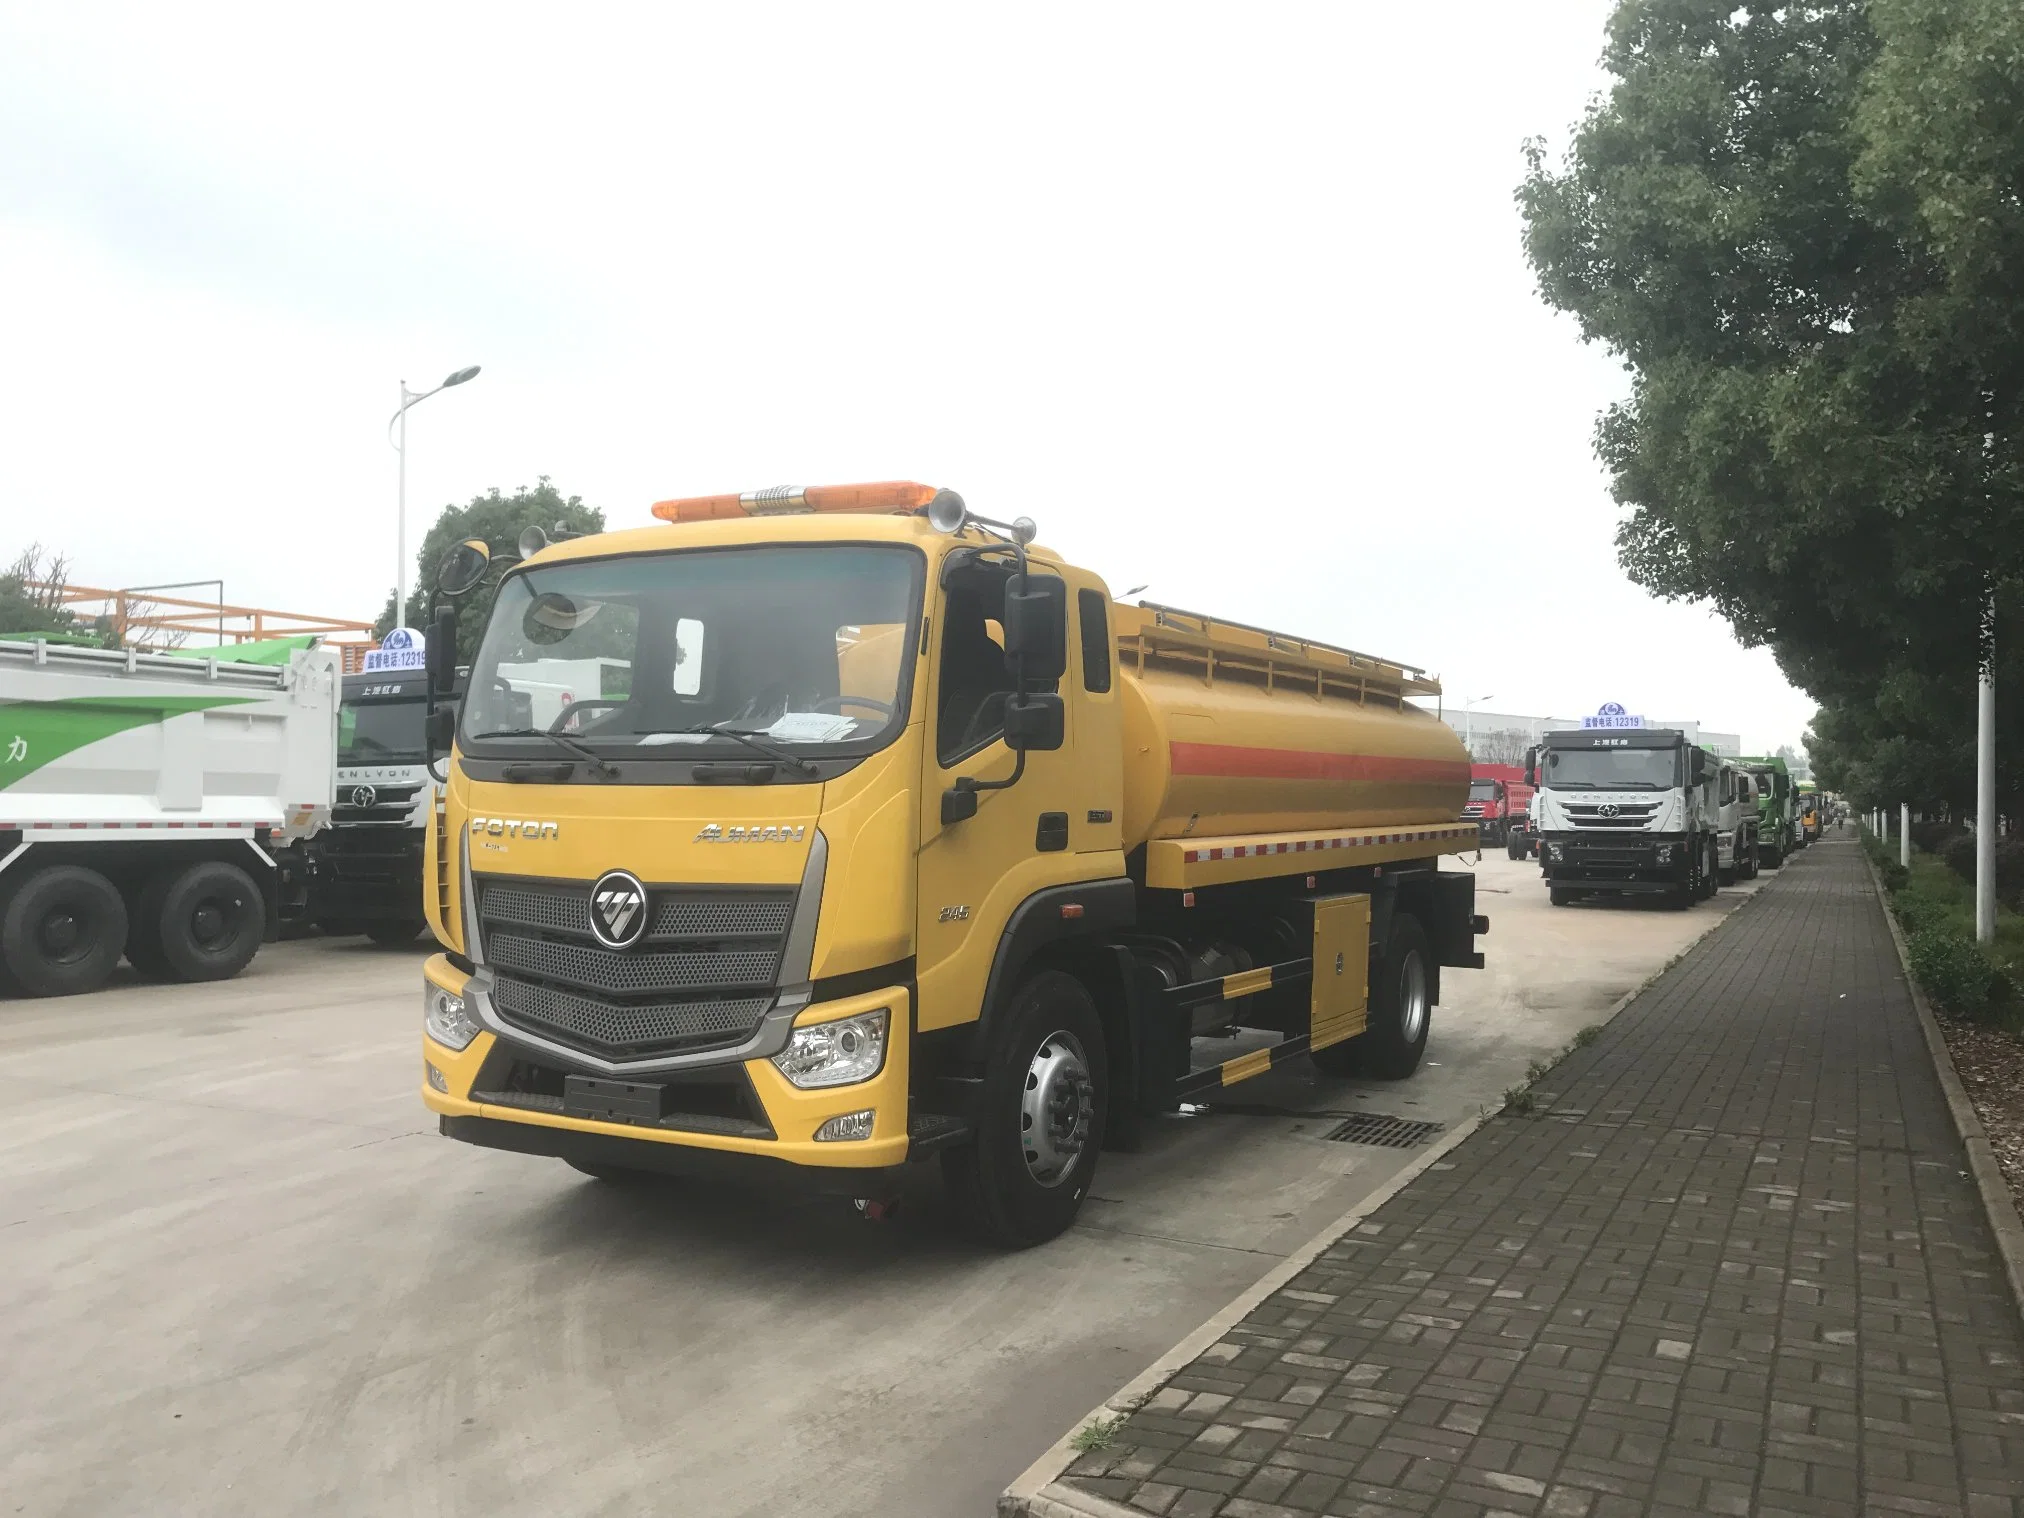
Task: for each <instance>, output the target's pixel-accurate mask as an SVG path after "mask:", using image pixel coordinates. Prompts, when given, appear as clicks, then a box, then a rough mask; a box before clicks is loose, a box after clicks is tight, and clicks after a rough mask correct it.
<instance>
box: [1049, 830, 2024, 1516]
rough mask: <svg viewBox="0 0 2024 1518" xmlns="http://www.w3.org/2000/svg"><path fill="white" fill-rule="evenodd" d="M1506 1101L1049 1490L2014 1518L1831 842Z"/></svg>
mask: <svg viewBox="0 0 2024 1518" xmlns="http://www.w3.org/2000/svg"><path fill="white" fill-rule="evenodd" d="M1538 1089H1539V1091H1540V1092H1541V1093H1542V1096H1543V1097H1544V1101H1543V1102H1542V1110H1541V1111H1540V1112H1539V1113H1538V1114H1535V1115H1534V1116H1533V1117H1530V1118H1519V1117H1513V1116H1500V1117H1496V1118H1493V1119H1491V1120H1490V1121H1489V1122H1488V1123H1487V1124H1486V1125H1485V1126H1484V1127H1483V1128H1482V1129H1481V1130H1479V1131H1478V1132H1477V1133H1476V1134H1475V1135H1473V1136H1472V1137H1471V1138H1469V1139H1468V1140H1467V1141H1466V1142H1464V1143H1463V1144H1461V1145H1460V1146H1459V1147H1457V1148H1456V1149H1455V1150H1454V1151H1453V1152H1451V1153H1450V1154H1448V1155H1447V1156H1446V1158H1445V1159H1444V1160H1443V1161H1442V1162H1440V1163H1438V1164H1436V1165H1435V1166H1434V1167H1433V1168H1431V1169H1429V1170H1428V1171H1427V1172H1426V1173H1424V1174H1423V1175H1421V1176H1420V1177H1419V1178H1418V1179H1416V1180H1414V1181H1413V1182H1412V1183H1411V1184H1409V1185H1408V1186H1407V1187H1406V1188H1405V1189H1404V1190H1403V1191H1401V1192H1400V1193H1399V1194H1398V1195H1397V1196H1395V1197H1393V1198H1392V1199H1391V1200H1390V1201H1389V1202H1387V1203H1386V1204H1385V1205H1384V1206H1382V1207H1381V1208H1380V1209H1379V1210H1378V1211H1377V1212H1375V1213H1374V1214H1372V1215H1371V1217H1370V1218H1368V1219H1367V1220H1366V1221H1365V1222H1364V1223H1362V1224H1361V1225H1360V1226H1358V1227H1357V1228H1356V1229H1354V1230H1353V1231H1352V1232H1351V1233H1349V1234H1348V1235H1346V1236H1345V1237H1344V1238H1342V1239H1341V1240H1339V1241H1338V1242H1336V1243H1335V1244H1334V1245H1332V1246H1330V1247H1329V1248H1328V1249H1327V1250H1325V1251H1324V1252H1323V1253H1322V1254H1321V1255H1320V1256H1319V1257H1318V1258H1317V1259H1316V1260H1315V1261H1314V1263H1313V1264H1312V1265H1311V1266H1310V1267H1309V1268H1308V1269H1307V1270H1305V1271H1304V1272H1302V1273H1301V1274H1300V1275H1299V1276H1297V1277H1296V1278H1294V1279H1293V1280H1292V1281H1290V1282H1289V1283H1288V1284H1287V1285H1286V1286H1285V1287H1284V1288H1282V1289H1281V1290H1279V1291H1277V1292H1275V1293H1274V1294H1273V1295H1272V1296H1271V1297H1269V1298H1267V1299H1266V1300H1265V1301H1264V1302H1263V1303H1262V1304H1261V1305H1260V1306H1259V1307H1258V1308H1257V1309H1256V1310H1254V1311H1253V1312H1252V1313H1250V1315H1249V1316H1247V1317H1246V1318H1245V1319H1244V1320H1243V1321H1242V1322H1241V1323H1240V1324H1238V1325H1237V1326H1236V1327H1234V1328H1232V1329H1231V1330H1230V1332H1229V1333H1228V1334H1227V1335H1226V1336H1225V1337H1224V1338H1223V1340H1222V1341H1221V1342H1219V1343H1217V1344H1216V1345H1214V1346H1213V1347H1211V1348H1210V1349H1208V1350H1207V1351H1206V1352H1204V1353H1203V1354H1202V1355H1201V1357H1200V1358H1198V1359H1197V1360H1195V1361H1194V1363H1192V1364H1191V1365H1189V1366H1188V1367H1187V1368H1186V1369H1185V1370H1184V1371H1182V1372H1181V1373H1180V1374H1178V1375H1176V1376H1175V1377H1174V1378H1173V1379H1172V1380H1171V1381H1169V1382H1168V1383H1167V1384H1166V1386H1165V1387H1164V1388H1162V1389H1161V1390H1160V1391H1159V1392H1157V1393H1156V1394H1155V1395H1154V1396H1153V1397H1152V1398H1151V1399H1150V1400H1149V1401H1148V1402H1147V1403H1146V1404H1145V1406H1144V1407H1142V1408H1141V1409H1140V1410H1139V1411H1138V1412H1136V1413H1134V1414H1133V1415H1132V1416H1131V1418H1130V1419H1129V1420H1128V1421H1127V1422H1126V1423H1125V1424H1124V1425H1123V1426H1122V1427H1121V1428H1120V1429H1119V1430H1118V1432H1117V1435H1116V1438H1115V1442H1114V1443H1113V1444H1112V1446H1111V1447H1110V1448H1108V1449H1106V1450H1104V1451H1102V1452H1100V1453H1097V1454H1092V1455H1087V1456H1084V1457H1082V1458H1081V1459H1079V1460H1078V1461H1077V1462H1076V1463H1075V1465H1074V1466H1072V1467H1071V1468H1070V1470H1069V1472H1068V1474H1067V1475H1066V1477H1065V1478H1063V1484H1065V1485H1066V1486H1068V1487H1071V1488H1074V1489H1077V1490H1079V1491H1082V1492H1087V1493H1089V1494H1092V1495H1095V1496H1099V1497H1102V1498H1106V1499H1108V1500H1109V1501H1111V1502H1115V1503H1124V1504H1127V1505H1128V1507H1129V1508H1130V1509H1131V1510H1133V1511H1142V1512H1148V1513H1158V1514H1165V1515H1169V1518H1212V1515H1213V1518H1312V1515H1315V1514H1336V1515H1351V1514H1354V1515H1364V1518H1389V1515H1393V1514H1400V1515H1403V1514H1432V1515H1437V1518H1473V1515H1480V1514H1490V1513H1524V1514H1553V1515H1569V1518H1604V1515H1615V1514H1645V1513H1653V1514H1679V1515H1682V1518H1685V1515H1690V1514H1703V1513H1737V1514H1743V1513H1760V1514H1784V1513H1793V1514H1848V1513H1856V1512H1904V1513H1934V1514H1938V1513H1962V1514H1972V1515H1977V1518H1980V1515H1996V1514H2004V1515H2015V1518H2024V1330H2020V1324H2019V1319H2018V1313H2017V1309H2016V1306H2015V1304H2014V1303H2013V1302H2012V1301H2011V1300H2010V1298H2009V1295H2008V1291H2007V1289H2006V1287H2005V1286H2004V1284H2003V1278H2002V1273H2001V1266H2000V1263H1999V1261H1998V1260H1997V1258H1996V1255H1995V1250H1994V1246H1993V1244H1992V1241H1991V1237H1990V1233H1989V1227H1988V1223H1987V1220H1986V1218H1985V1216H1984V1215H1983V1212H1982V1210H1981V1204H1980V1202H1979V1200H1978V1198H1977V1195H1976V1192H1975V1189H1974V1186H1973V1183H1972V1182H1971V1181H1970V1180H1969V1178H1968V1176H1967V1175H1966V1173H1965V1163H1966V1162H1965V1159H1964V1157H1963V1153H1962V1149H1961V1144H1960V1140H1959V1138H1958V1136H1957V1135H1956V1133H1955V1131H1954V1129H1953V1126H1952V1123H1951V1121H1950V1119H1949V1117H1948V1114H1947V1108H1946V1105H1945V1103H1944V1100H1943V1099H1942V1096H1941V1092H1940V1087H1939V1082H1938V1080H1937V1078H1936V1077H1935V1075H1934V1073H1933V1068H1932V1062H1931V1058H1930V1056H1929V1055H1928V1053H1927V1050H1926V1047H1925V1044H1924V1042H1923V1040H1922V1038H1921V1035H1920V1031H1919V1025H1918V1021H1917V1017H1916V1013H1915V1012H1914V1010H1913V1007H1912V1005H1911V1000H1910V997H1909V996H1908V994H1907V992H1906V990H1905V987H1904V983H1903V979H1902V975H1901V971H1900V969H1899V965H1898V961H1897V957H1896V955H1895V953H1894V951H1893V949H1892V947H1891V940H1890V937H1889V933H1888V929H1887V927H1886V925H1885V922H1884V918H1883V914H1882V909H1881V908H1880V907H1879V906H1878V904H1877V902H1876V899H1875V896H1874V894H1873V893H1872V891H1871V888H1870V885H1869V881H1868V877H1867V875H1866V873H1865V872H1864V870H1863V867H1862V862H1861V857H1860V855H1859V854H1858V853H1857V851H1856V847H1855V845H1853V844H1852V843H1844V842H1834V843H1827V844H1823V845H1820V846H1817V847H1815V848H1812V849H1809V850H1807V851H1806V852H1805V853H1802V854H1801V855H1799V856H1798V857H1797V858H1796V859H1795V860H1794V861H1793V862H1792V863H1791V864H1790V865H1789V866H1788V867H1787V868H1786V869H1785V870H1784V871H1783V872H1781V874H1780V876H1779V878H1778V879H1777V880H1776V881H1774V882H1773V883H1772V884H1771V885H1769V886H1768V887H1766V888H1765V890H1764V891H1763V892H1762V893H1760V895H1759V897H1758V899H1757V900H1755V901H1754V902H1752V903H1750V904H1749V905H1747V906H1745V907H1743V908H1742V909H1740V910H1739V911H1738V912H1737V913H1736V914H1735V915H1734V916H1733V917H1732V918H1731V919H1730V920H1729V921H1728V922H1726V923H1724V924H1723V925H1722V926H1721V927H1720V928H1718V929H1717V930H1716V931H1715V932H1714V933H1712V934H1711V935H1709V936H1708V937H1707V938H1705V939H1703V940H1702V941H1701V942H1700V944H1699V945H1697V946H1696V947H1695V948H1693V949H1692V950H1690V951H1689V952H1688V953H1687V955H1686V957H1685V958H1684V959H1682V960H1681V962H1680V963H1679V964H1678V965H1676V966H1674V967H1673V968H1672V969H1671V970H1670V971H1668V972H1667V973H1666V975H1665V976H1664V977H1663V978H1661V979H1660V980H1659V981H1658V982H1657V983H1656V984H1655V985H1653V986H1652V987H1651V989H1650V990H1648V991H1647V992H1646V993H1645V994H1644V995H1642V996H1640V997H1639V998H1638V999H1637V1000H1636V1001H1634V1002H1633V1003H1631V1005H1630V1006H1629V1007H1627V1008H1625V1009H1624V1011H1623V1012H1622V1013H1620V1014H1619V1015H1618V1017H1617V1018H1616V1019H1615V1021H1613V1022H1612V1023H1611V1024H1610V1026H1609V1028H1608V1030H1607V1032H1606V1033H1605V1034H1604V1035H1603V1037H1602V1038H1601V1039H1600V1040H1598V1041H1597V1042H1596V1043H1595V1044H1593V1045H1591V1046H1590V1047H1589V1048H1587V1049H1585V1050H1580V1051H1578V1052H1576V1053H1575V1054H1573V1055H1572V1056H1570V1057H1569V1058H1568V1059H1567V1060H1566V1061H1565V1062H1564V1063H1563V1064H1561V1065H1560V1066H1559V1067H1557V1068H1556V1069H1555V1070H1554V1071H1553V1072H1552V1073H1551V1074H1549V1075H1548V1076H1546V1077H1545V1078H1544V1079H1543V1080H1542V1081H1541V1082H1540V1083H1539V1088H1538ZM1059 1489H1060V1488H1059V1487H1057V1488H1055V1490H1057V1491H1058V1490H1059Z"/></svg>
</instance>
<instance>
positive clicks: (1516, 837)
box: [1504, 833, 1525, 859]
mask: <svg viewBox="0 0 2024 1518" xmlns="http://www.w3.org/2000/svg"><path fill="white" fill-rule="evenodd" d="M1504 857H1505V858H1506V859H1523V858H1524V857H1525V837H1524V835H1523V834H1522V833H1512V834H1510V835H1508V836H1507V837H1506V838H1505V839H1504Z"/></svg>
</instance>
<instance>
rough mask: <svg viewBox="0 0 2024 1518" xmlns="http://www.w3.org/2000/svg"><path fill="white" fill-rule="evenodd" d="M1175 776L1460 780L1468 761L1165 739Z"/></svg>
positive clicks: (1255, 778) (1467, 772) (1465, 771)
mask: <svg viewBox="0 0 2024 1518" xmlns="http://www.w3.org/2000/svg"><path fill="white" fill-rule="evenodd" d="M1167 752H1168V754H1169V755H1170V756H1171V761H1172V764H1173V771H1174V773H1175V774H1176V775H1215V776H1219V777H1221V778H1224V779H1245V780H1377V781H1407V782H1410V781H1435V782H1439V781H1446V782H1448V783H1450V784H1453V783H1457V782H1466V781H1467V780H1468V778H1469V765H1468V761H1466V760H1462V759H1402V758H1391V757H1387V756H1385V755H1382V754H1325V753H1317V752H1315V751H1313V750H1311V749H1292V748H1245V747H1243V746H1241V745H1239V744H1234V743H1170V744H1168V745H1167Z"/></svg>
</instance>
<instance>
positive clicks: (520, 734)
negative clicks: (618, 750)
mask: <svg viewBox="0 0 2024 1518" xmlns="http://www.w3.org/2000/svg"><path fill="white" fill-rule="evenodd" d="M471 736H472V737H473V738H546V739H547V740H548V741H549V742H550V743H553V744H555V745H556V746H558V747H559V748H561V749H563V750H564V751H566V752H567V753H570V754H572V755H574V756H575V757H576V758H578V759H581V760H583V762H584V763H586V764H588V765H589V766H590V772H591V773H592V774H593V775H596V776H598V777H599V778H600V779H604V780H616V779H618V769H617V767H616V766H615V765H612V764H610V763H608V762H607V761H606V760H605V759H604V758H603V756H601V755H599V754H595V753H592V752H591V751H590V750H589V749H588V748H586V747H584V745H582V744H581V743H578V742H577V741H576V740H575V739H574V738H571V737H568V736H566V735H564V734H562V733H558V732H553V731H551V730H549V729H548V728H545V727H501V728H494V729H493V730H492V731H491V732H489V733H473V734H471Z"/></svg>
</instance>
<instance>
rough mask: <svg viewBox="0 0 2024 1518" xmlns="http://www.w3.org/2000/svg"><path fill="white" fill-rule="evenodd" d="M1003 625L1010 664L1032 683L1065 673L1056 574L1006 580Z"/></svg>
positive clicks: (1064, 612)
mask: <svg viewBox="0 0 2024 1518" xmlns="http://www.w3.org/2000/svg"><path fill="white" fill-rule="evenodd" d="M1004 625H1005V661H1006V663H1007V664H1008V665H1009V666H1010V667H1011V668H1013V669H1014V670H1016V671H1018V672H1019V673H1021V674H1023V675H1024V676H1025V678H1026V679H1027V680H1029V681H1031V682H1032V683H1033V684H1035V685H1053V684H1054V683H1055V682H1056V681H1058V680H1060V678H1061V677H1062V675H1064V674H1065V673H1067V671H1068V586H1067V585H1066V583H1065V582H1063V580H1062V579H1061V577H1060V576H1059V575H1035V574H1024V575H1014V576H1012V578H1011V579H1010V580H1008V581H1006V583H1005V622H1004ZM1015 747H1016V745H1015Z"/></svg>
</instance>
